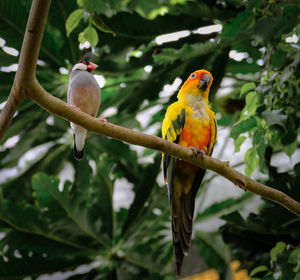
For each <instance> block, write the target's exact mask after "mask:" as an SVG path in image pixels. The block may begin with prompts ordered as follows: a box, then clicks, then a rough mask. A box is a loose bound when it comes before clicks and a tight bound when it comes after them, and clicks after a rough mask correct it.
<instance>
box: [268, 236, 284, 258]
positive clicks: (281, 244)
mask: <svg viewBox="0 0 300 280" xmlns="http://www.w3.org/2000/svg"><path fill="white" fill-rule="evenodd" d="M285 248H286V244H285V243H284V242H282V241H279V242H277V243H276V246H275V247H274V248H272V249H271V251H270V257H271V261H272V262H276V260H277V256H278V255H280V254H281V253H282V252H283V251H284V249H285Z"/></svg>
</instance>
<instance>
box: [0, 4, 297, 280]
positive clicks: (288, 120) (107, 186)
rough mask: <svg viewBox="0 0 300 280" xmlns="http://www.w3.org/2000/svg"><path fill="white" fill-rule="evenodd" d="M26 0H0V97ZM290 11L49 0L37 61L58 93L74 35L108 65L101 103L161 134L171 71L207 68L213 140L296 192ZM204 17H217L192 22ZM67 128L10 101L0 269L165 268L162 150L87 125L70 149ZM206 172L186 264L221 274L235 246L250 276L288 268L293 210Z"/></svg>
mask: <svg viewBox="0 0 300 280" xmlns="http://www.w3.org/2000/svg"><path fill="white" fill-rule="evenodd" d="M30 5H31V1H29V0H18V1H17V0H1V1H0V15H1V16H0V37H1V38H2V39H1V40H0V45H1V48H0V66H1V71H0V81H1V85H0V103H2V104H1V105H0V106H1V108H3V104H4V103H3V102H5V100H6V98H7V96H8V94H9V91H10V88H11V85H12V82H13V78H14V74H15V72H14V71H15V70H16V64H17V61H18V52H16V51H15V50H17V51H20V48H21V44H22V37H23V35H24V30H25V26H26V21H27V18H28V13H29V10H30ZM299 14H300V4H299V2H298V1H296V0H295V1H294V0H286V1H271V0H270V1H265V0H259V1H253V0H252V1H240V0H227V1H225V0H220V1H210V2H209V4H208V1H188V0H163V1H159V0H155V1H146V0H140V1H136V0H114V1H108V0H93V1H86V0H78V1H77V2H76V1H67V0H53V1H52V5H51V9H50V12H49V17H48V22H47V25H46V30H45V34H44V37H43V42H42V47H41V51H40V56H39V59H40V60H39V64H38V67H37V77H38V80H39V81H40V83H41V84H42V86H43V87H44V88H45V89H46V90H47V91H49V92H51V93H52V94H53V95H55V96H56V97H59V98H61V99H63V100H66V92H67V87H68V77H69V76H68V73H69V71H70V69H71V68H72V66H73V64H74V63H75V62H76V61H78V60H79V58H80V56H81V52H82V51H81V50H80V49H79V47H78V46H79V42H81V43H84V42H85V41H86V40H87V41H89V42H90V43H91V44H92V46H93V47H94V49H95V56H94V58H93V62H95V63H97V64H98V65H99V66H100V67H99V70H98V72H97V71H96V74H97V75H98V76H97V79H99V81H100V82H103V81H104V80H105V85H104V86H103V88H102V104H101V109H100V112H101V116H102V117H106V118H107V119H108V121H109V122H112V123H116V124H118V125H122V126H126V127H129V128H134V129H137V130H140V131H143V132H147V133H151V134H156V135H160V125H161V122H162V119H163V117H164V113H165V111H166V108H167V106H168V105H169V104H170V103H171V102H173V101H175V100H176V90H177V89H178V87H179V86H180V83H181V81H184V80H185V79H186V78H187V76H188V75H189V74H190V73H191V72H192V71H194V70H195V69H199V68H204V69H207V70H209V71H211V72H212V74H213V76H214V83H213V87H212V90H211V94H210V100H211V103H212V107H213V110H214V111H215V112H216V115H217V118H218V126H219V134H218V144H217V147H216V149H215V151H214V156H215V157H217V158H219V159H224V160H229V161H230V162H231V164H233V165H235V166H236V167H237V168H240V169H241V170H243V171H244V172H245V173H246V175H248V176H251V175H252V176H254V178H256V179H259V180H261V181H262V182H265V183H266V184H267V185H269V186H272V187H274V188H277V189H280V190H282V191H284V192H285V193H287V194H288V195H290V196H291V197H293V198H294V199H296V200H298V201H300V190H299V181H300V178H299V176H300V165H299V163H298V162H299V150H298V149H297V147H298V142H299V141H298V140H299V119H300V110H299V103H300V102H299V100H300V98H299V92H300V90H299V72H300V68H299V61H300V52H299V50H300V45H299V36H300V25H299ZM213 24H220V25H221V26H222V30H221V31H215V32H212V33H208V34H199V32H200V33H201V31H199V32H196V31H197V30H198V28H200V27H203V26H208V25H213ZM182 30H186V31H189V32H185V33H181V34H185V35H187V36H185V37H184V36H183V37H182V38H180V39H179V40H176V41H171V42H166V43H164V44H159V43H158V39H159V38H157V36H159V35H162V34H166V33H171V32H177V31H182ZM67 35H68V36H67ZM177 37H178V34H177ZM11 48H13V49H11ZM14 49H15V50H14ZM103 77H104V78H105V79H104V78H103ZM297 139H298V140H297ZM72 141H73V140H72V134H71V131H70V129H69V124H68V123H67V122H66V121H64V120H62V119H60V118H57V117H55V116H49V114H48V113H47V112H45V111H43V110H42V109H41V108H39V107H38V106H37V105H35V104H34V103H32V102H31V101H30V100H25V101H24V102H23V103H22V104H21V106H20V107H19V109H18V112H17V114H16V116H15V117H14V120H13V123H12V125H11V127H10V128H9V130H8V132H7V134H6V135H5V139H4V142H3V144H2V145H1V146H0V149H1V154H0V168H1V171H0V183H1V193H0V200H1V201H0V239H1V240H0V279H24V277H31V279H38V278H39V277H40V276H41V275H44V274H49V275H52V276H51V277H52V278H51V279H174V272H173V251H172V250H173V249H172V242H171V234H170V220H169V209H168V199H167V189H166V188H165V187H164V183H163V181H162V175H161V155H160V154H158V153H156V152H154V151H151V150H147V149H142V148H136V147H133V146H131V145H127V144H125V143H121V142H118V141H115V140H112V139H107V138H105V137H100V136H98V135H93V134H91V133H90V134H89V135H88V139H87V143H86V148H85V151H86V156H85V158H84V160H83V161H81V162H77V161H75V160H74V158H73V155H72V149H71V147H72ZM233 151H234V152H235V154H233ZM288 157H290V159H288ZM285 159H287V160H285ZM253 172H254V173H253ZM207 173H208V174H207V176H206V179H205V183H204V184H203V187H202V188H201V190H200V191H199V196H198V198H197V203H196V206H197V207H196V215H195V216H196V220H195V235H194V245H193V247H192V257H191V258H187V261H186V262H185V267H184V269H183V274H185V275H188V274H191V273H193V272H197V271H199V270H203V269H205V268H208V267H214V268H216V269H217V270H218V271H219V273H220V275H221V278H222V279H226V278H227V279H230V271H229V268H228V267H229V263H230V261H231V260H233V259H236V258H237V259H239V260H241V262H242V265H243V266H244V267H246V268H247V269H248V270H249V271H251V270H252V269H254V268H256V269H254V270H253V271H252V275H253V276H255V277H257V278H259V279H260V278H261V279H273V278H272V277H275V278H276V279H299V277H300V267H299V263H300V256H299V249H296V247H297V246H299V239H300V238H299V236H300V220H299V218H297V217H296V216H295V215H294V214H292V213H290V212H288V211H287V210H286V209H284V208H282V207H281V206H278V205H276V204H274V203H272V202H269V201H263V200H260V199H258V198H256V197H254V196H253V195H251V194H249V193H244V192H242V191H240V190H236V189H234V188H233V187H232V186H231V185H230V184H229V187H226V182H225V180H224V179H223V178H216V176H215V175H214V174H211V173H210V172H207ZM218 177H219V176H218ZM59 178H60V179H59ZM297 183H298V186H297ZM233 189H234V190H233ZM122 196H123V197H122ZM279 241H281V243H277V242H279ZM276 244H277V245H276ZM278 244H279V245H278ZM283 244H284V245H283ZM287 244H288V245H287ZM275 245H276V246H275ZM273 247H275V249H273V251H271V253H269V252H270V250H271V249H272V248H273ZM49 277H50V276H49ZM141 277H142V278H141ZM27 279H28V278H27Z"/></svg>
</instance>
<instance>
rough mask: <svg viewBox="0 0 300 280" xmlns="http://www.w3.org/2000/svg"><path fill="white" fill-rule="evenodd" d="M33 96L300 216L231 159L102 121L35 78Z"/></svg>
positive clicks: (55, 110)
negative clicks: (203, 153)
mask: <svg viewBox="0 0 300 280" xmlns="http://www.w3.org/2000/svg"><path fill="white" fill-rule="evenodd" d="M30 93H31V95H30V97H31V99H32V100H33V101H34V102H36V103H37V104H38V105H40V106H41V107H43V108H44V109H45V110H47V111H48V112H49V113H52V114H55V115H58V116H60V117H62V118H64V119H66V120H68V121H72V122H74V123H77V124H79V125H81V126H83V127H85V128H87V129H88V130H90V131H93V132H95V133H97V134H100V135H104V136H108V137H112V138H114V139H117V140H121V141H124V142H127V143H130V144H133V145H139V146H143V147H146V148H149V149H152V150H156V151H160V152H163V153H165V154H168V155H171V156H174V157H176V158H181V159H183V160H185V161H187V162H190V163H192V164H194V165H197V166H199V167H201V168H203V169H210V170H212V171H215V172H216V173H218V174H220V175H221V176H223V177H225V178H227V179H228V180H229V181H231V182H232V183H234V184H235V185H236V186H238V187H240V188H242V189H244V190H248V191H250V192H252V193H255V194H258V195H260V196H262V197H264V198H266V199H269V200H272V201H275V202H277V203H279V204H281V205H282V206H284V207H285V208H287V209H288V210H290V211H291V212H293V213H295V214H296V215H298V216H300V203H298V202H297V201H296V200H294V199H292V198H291V197H289V196H288V195H286V194H285V193H283V192H281V191H278V190H276V189H273V188H270V187H268V186H266V185H263V184H261V183H258V182H256V181H254V180H252V179H250V178H248V177H246V176H245V175H243V174H241V173H240V172H238V171H236V170H235V169H233V168H232V167H230V165H229V162H221V161H219V160H217V159H214V158H211V157H209V156H204V157H203V158H202V157H198V158H193V153H192V152H191V151H190V149H188V148H185V147H183V146H180V145H177V144H174V143H172V142H170V141H166V140H163V139H161V138H159V137H156V136H152V135H148V134H144V133H141V132H137V131H133V130H131V129H128V128H125V127H121V126H117V125H114V124H110V123H106V124H104V123H102V122H101V121H99V120H98V119H96V118H93V117H91V116H89V115H87V114H85V113H83V112H81V111H79V110H76V109H74V108H73V107H71V106H69V105H67V104H66V103H65V102H63V101H62V100H60V99H58V98H56V97H54V96H52V95H51V94H49V93H48V92H46V91H45V90H44V89H43V88H42V87H41V86H40V84H39V83H38V81H36V80H35V84H34V88H32V90H31V91H30Z"/></svg>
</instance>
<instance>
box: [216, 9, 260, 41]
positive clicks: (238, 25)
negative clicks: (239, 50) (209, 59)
mask: <svg viewBox="0 0 300 280" xmlns="http://www.w3.org/2000/svg"><path fill="white" fill-rule="evenodd" d="M254 23H255V18H254V16H253V14H251V13H249V12H242V13H238V15H237V16H236V17H235V18H233V19H231V20H230V21H229V23H225V24H224V26H223V31H222V36H223V37H228V38H233V37H236V36H237V35H238V34H239V33H240V32H242V31H245V30H248V29H250V28H252V27H253V25H254Z"/></svg>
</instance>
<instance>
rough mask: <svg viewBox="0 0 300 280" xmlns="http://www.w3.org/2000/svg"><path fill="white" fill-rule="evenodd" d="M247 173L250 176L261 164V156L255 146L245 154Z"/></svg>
mask: <svg viewBox="0 0 300 280" xmlns="http://www.w3.org/2000/svg"><path fill="white" fill-rule="evenodd" d="M245 164H246V166H245V173H246V176H248V177H250V176H251V174H252V173H253V171H254V170H255V169H256V168H257V166H258V164H259V157H258V155H257V151H256V149H255V148H254V147H252V148H250V149H249V150H248V151H247V152H246V154H245Z"/></svg>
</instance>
